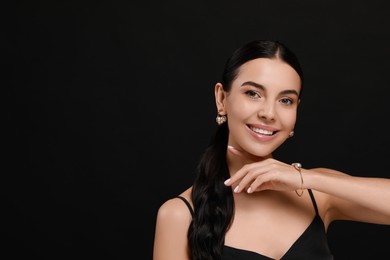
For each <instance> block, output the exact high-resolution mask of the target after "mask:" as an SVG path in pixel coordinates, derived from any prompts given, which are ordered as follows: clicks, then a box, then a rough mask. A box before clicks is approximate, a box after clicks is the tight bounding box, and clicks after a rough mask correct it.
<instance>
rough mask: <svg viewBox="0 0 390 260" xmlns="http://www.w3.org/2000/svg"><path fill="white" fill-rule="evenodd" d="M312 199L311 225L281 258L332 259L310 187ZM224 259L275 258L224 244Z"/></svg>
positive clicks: (295, 259) (271, 259)
mask: <svg viewBox="0 0 390 260" xmlns="http://www.w3.org/2000/svg"><path fill="white" fill-rule="evenodd" d="M308 191H309V194H310V198H311V201H312V202H313V206H314V209H315V212H316V215H315V217H314V219H313V221H312V222H311V223H310V225H309V226H308V227H307V228H306V230H305V231H304V232H303V233H302V235H301V236H300V237H299V238H298V239H297V240H296V241H295V242H294V244H293V245H292V246H291V247H290V248H289V250H288V251H287V252H286V253H285V254H284V255H283V257H282V258H280V259H281V260H332V259H333V255H332V253H331V252H330V250H329V246H328V240H327V237H326V232H325V227H324V223H323V221H322V219H321V217H320V215H319V214H318V208H317V203H316V201H315V199H314V195H313V192H312V191H311V190H310V189H309V190H308ZM178 198H180V199H182V200H183V201H184V202H185V203H186V205H187V207H188V209H189V210H190V212H191V215H193V214H194V211H193V209H192V207H191V205H190V203H189V202H188V201H187V200H186V199H185V198H183V197H181V196H178ZM222 260H274V259H273V258H270V257H267V256H264V255H261V254H259V253H256V252H252V251H248V250H244V249H239V248H234V247H230V246H226V245H225V246H224V248H223V253H222Z"/></svg>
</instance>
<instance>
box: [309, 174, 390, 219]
mask: <svg viewBox="0 0 390 260" xmlns="http://www.w3.org/2000/svg"><path fill="white" fill-rule="evenodd" d="M302 175H303V178H304V180H305V186H304V187H305V188H310V189H313V190H316V191H319V192H322V193H324V194H322V196H324V199H325V201H326V203H325V205H326V208H325V218H326V221H327V222H328V223H330V222H332V221H333V220H352V221H360V222H367V223H376V224H387V225H390V179H386V178H373V177H355V176H350V175H348V174H345V173H342V172H339V171H335V170H331V169H326V168H316V169H310V170H305V169H302Z"/></svg>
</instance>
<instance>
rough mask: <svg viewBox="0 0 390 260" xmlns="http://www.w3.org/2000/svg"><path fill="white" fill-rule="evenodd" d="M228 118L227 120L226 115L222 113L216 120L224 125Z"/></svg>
mask: <svg viewBox="0 0 390 260" xmlns="http://www.w3.org/2000/svg"><path fill="white" fill-rule="evenodd" d="M226 120H227V118H226V116H225V115H220V114H218V115H217V118H215V121H216V122H217V124H218V125H222V124H223V123H225V122H226Z"/></svg>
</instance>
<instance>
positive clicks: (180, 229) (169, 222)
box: [153, 192, 192, 260]
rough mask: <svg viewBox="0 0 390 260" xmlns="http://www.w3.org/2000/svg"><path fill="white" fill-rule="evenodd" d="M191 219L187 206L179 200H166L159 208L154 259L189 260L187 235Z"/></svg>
mask: <svg viewBox="0 0 390 260" xmlns="http://www.w3.org/2000/svg"><path fill="white" fill-rule="evenodd" d="M182 194H183V193H182ZM182 194H180V195H181V196H183V195H182ZM184 194H187V193H186V192H184ZM186 196H187V195H186ZM183 197H184V196H183ZM191 219H192V216H191V213H190V211H189V209H188V207H187V205H186V204H185V203H184V202H183V201H182V200H181V199H179V198H171V199H169V200H166V201H165V202H164V203H163V204H162V205H161V206H160V207H159V209H158V212H157V222H156V230H155V238H154V250H153V255H154V256H153V257H154V258H153V259H170V260H176V259H180V260H181V259H188V243H187V233H188V228H189V226H190V223H191Z"/></svg>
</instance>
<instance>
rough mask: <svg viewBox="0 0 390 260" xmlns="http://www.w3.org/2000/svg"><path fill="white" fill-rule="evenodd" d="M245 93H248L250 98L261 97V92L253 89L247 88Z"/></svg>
mask: <svg viewBox="0 0 390 260" xmlns="http://www.w3.org/2000/svg"><path fill="white" fill-rule="evenodd" d="M245 94H246V95H248V96H249V97H250V98H260V97H261V96H260V94H259V93H257V92H256V91H253V90H247V91H245Z"/></svg>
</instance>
